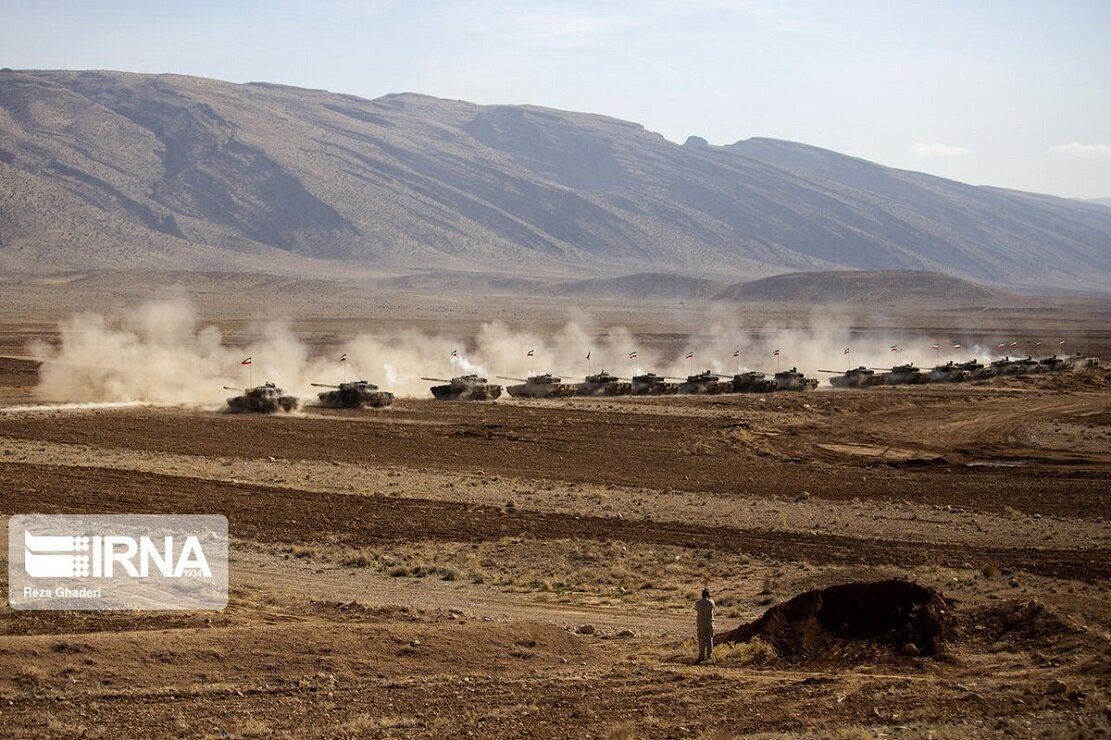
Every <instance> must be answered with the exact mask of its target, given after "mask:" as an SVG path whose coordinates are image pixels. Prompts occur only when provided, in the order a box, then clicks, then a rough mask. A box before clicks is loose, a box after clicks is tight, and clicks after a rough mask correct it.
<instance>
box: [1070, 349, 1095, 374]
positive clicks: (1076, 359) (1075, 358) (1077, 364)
mask: <svg viewBox="0 0 1111 740" xmlns="http://www.w3.org/2000/svg"><path fill="white" fill-rule="evenodd" d="M1065 364H1066V365H1068V367H1069V368H1070V369H1072V370H1083V369H1084V368H1089V367H1099V366H1100V365H1099V358H1098V357H1092V356H1090V355H1084V354H1081V353H1080V352H1077V353H1076V354H1075V355H1069V356H1068V357H1066V358H1065Z"/></svg>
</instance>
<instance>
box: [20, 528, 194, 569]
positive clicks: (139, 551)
mask: <svg viewBox="0 0 1111 740" xmlns="http://www.w3.org/2000/svg"><path fill="white" fill-rule="evenodd" d="M23 540H24V547H25V552H24V561H23V569H24V570H25V571H26V572H27V575H29V576H31V577H32V578H85V577H92V578H115V577H117V576H124V575H126V576H128V577H131V578H148V577H149V576H150V575H151V573H152V572H154V573H157V574H159V575H161V576H162V577H163V578H183V577H193V578H211V577H212V569H211V568H209V566H208V559H207V558H206V557H205V554H204V549H203V548H202V547H201V543H200V540H199V539H198V538H197V536H196V535H189V536H186V537H184V538H181V537H179V538H177V543H175V541H174V537H173V536H166V537H162V538H161V541H160V542H155V540H153V539H152V538H150V537H146V536H141V537H138V538H136V537H130V536H127V535H93V536H92V537H89V536H87V535H73V536H69V535H36V534H32V533H30V532H28V531H26V530H24V532H23Z"/></svg>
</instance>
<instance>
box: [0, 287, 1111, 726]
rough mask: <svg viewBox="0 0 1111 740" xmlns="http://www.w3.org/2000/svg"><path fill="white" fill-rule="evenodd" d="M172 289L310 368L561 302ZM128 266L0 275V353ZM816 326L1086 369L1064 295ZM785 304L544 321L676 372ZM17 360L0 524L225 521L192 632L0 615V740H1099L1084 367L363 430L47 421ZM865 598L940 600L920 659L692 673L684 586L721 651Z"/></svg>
mask: <svg viewBox="0 0 1111 740" xmlns="http://www.w3.org/2000/svg"><path fill="white" fill-rule="evenodd" d="M175 279H176V280H177V281H178V282H179V283H181V282H184V284H185V287H184V288H182V290H184V291H185V292H186V293H187V294H189V295H190V296H191V298H192V300H193V301H194V303H195V304H196V305H197V306H198V311H199V313H200V315H201V317H202V320H203V321H204V322H210V323H212V324H213V325H216V326H219V327H220V328H221V330H222V331H223V337H224V341H225V342H228V343H233V344H234V343H237V342H246V341H247V340H248V339H249V336H248V335H249V334H250V333H251V331H252V329H251V326H252V323H251V322H252V321H255V320H257V319H259V318H260V317H261V316H262V315H265V314H274V313H280V314H282V318H283V319H285V320H286V321H287V324H288V327H289V330H290V331H291V332H292V333H293V334H294V335H295V336H296V337H297V338H298V339H299V341H301V342H303V343H304V345H305V346H308V347H312V348H319V350H320V351H321V352H324V353H328V352H331V351H332V348H333V346H338V345H339V344H340V343H341V341H342V340H343V339H344V338H346V337H349V336H352V335H354V334H355V333H356V332H358V331H362V330H366V329H367V328H368V327H371V328H373V327H384V326H391V325H394V324H397V323H399V322H400V323H401V324H404V325H405V326H408V327H413V328H415V329H417V330H421V331H424V330H436V331H452V332H456V333H458V334H459V335H460V336H464V337H466V336H471V335H473V334H474V333H475V332H476V331H478V329H479V327H480V326H481V325H482V324H483V323H484V322H488V321H501V322H504V323H506V324H508V325H509V326H513V327H527V328H528V329H529V330H530V331H533V332H540V333H543V332H546V331H556V330H557V329H558V326H559V325H560V324H561V323H562V322H563V321H565V320H567V319H568V317H569V315H570V314H571V313H572V312H571V309H570V308H569V307H568V303H569V302H568V301H567V300H566V299H558V298H544V297H542V296H537V297H523V296H505V295H501V296H498V295H490V296H479V297H476V296H474V295H450V294H445V293H442V292H429V293H425V294H419V293H418V294H414V293H410V294H405V293H400V294H396V293H395V294H389V295H384V294H382V295H380V294H376V293H374V292H373V291H366V290H362V289H360V288H358V286H355V287H352V286H351V285H346V286H339V287H336V286H333V288H332V289H328V290H322V289H321V286H320V285H316V284H300V283H297V282H296V281H294V282H292V283H290V282H281V281H278V282H279V283H280V284H277V285H274V284H269V283H267V282H266V281H265V280H259V281H255V282H254V283H250V284H249V285H247V286H246V287H245V286H244V283H243V279H241V278H236V279H234V280H233V279H231V278H227V277H213V276H201V277H197V276H191V277H186V278H182V277H180V276H179V277H178V278H175ZM98 281H99V282H98ZM106 281H107V282H106ZM160 282H162V283H165V282H167V280H166V279H165V276H160V277H159V278H158V279H144V280H132V279H129V278H127V277H126V276H125V277H118V276H109V277H99V278H98V277H97V276H91V277H90V276H82V275H77V276H75V275H72V274H71V275H64V276H59V277H57V278H56V279H53V280H48V279H44V278H41V277H36V278H34V279H31V278H27V279H19V278H12V279H9V280H8V281H6V282H5V283H4V294H3V295H4V299H3V301H2V302H0V354H3V355H5V356H7V357H9V358H25V357H26V356H27V353H28V350H27V346H28V342H32V341H40V342H45V343H47V344H48V345H49V344H50V343H52V342H57V341H58V328H57V327H58V321H59V320H63V319H65V317H66V316H68V315H69V314H70V313H72V312H74V311H79V310H85V309H87V308H88V307H89V306H95V307H96V310H98V311H105V312H109V313H110V312H112V311H116V310H119V311H123V310H126V307H127V306H129V305H132V304H133V303H134V302H136V301H139V300H145V299H149V298H151V297H152V296H153V295H155V294H157V292H158V291H157V290H156V289H155V288H154V287H142V288H138V287H136V286H156V285H158V284H159V283H160ZM248 282H249V281H248ZM202 287H203V289H202ZM838 311H840V312H841V313H842V314H843V315H844V316H845V321H846V322H847V324H846V327H847V329H846V330H847V331H848V332H849V333H850V334H851V336H853V337H854V341H861V342H863V341H869V342H872V343H879V344H883V343H885V342H887V341H888V340H887V337H889V336H892V335H893V332H895V331H897V332H899V336H906V335H907V333H910V334H913V335H914V336H921V337H923V338H928V337H936V336H946V337H949V336H956V335H959V336H961V337H964V338H966V339H965V341H969V340H975V341H981V342H983V343H984V344H987V343H989V342H993V341H994V340H995V338H997V337H999V336H1004V335H1005V336H1007V337H1012V336H1013V337H1016V338H1017V339H1020V340H1022V341H1023V342H1026V343H1027V344H1031V343H1033V342H1034V341H1037V340H1043V339H1044V341H1045V342H1046V343H1047V344H1048V343H1051V342H1056V341H1057V340H1058V337H1062V338H1065V337H1067V341H1068V343H1069V346H1070V347H1075V348H1077V349H1080V348H1083V350H1084V351H1085V352H1087V353H1089V354H1093V355H1099V356H1102V357H1104V358H1108V357H1111V329H1109V328H1108V327H1109V326H1111V321H1109V317H1111V305H1109V304H1108V302H1107V301H1106V300H1101V299H1086V298H1079V297H1078V298H1059V299H1047V298H1032V297H1031V298H1017V297H1014V296H1011V297H1009V298H1007V299H1000V300H999V301H996V302H992V303H990V304H989V303H985V304H983V305H968V304H967V303H953V302H947V301H945V300H939V301H937V302H933V303H930V302H923V301H918V302H916V303H913V304H902V303H899V302H885V303H884V305H882V306H875V305H873V306H867V307H865V306H860V305H857V306H855V307H853V306H850V307H842V308H840V309H838ZM816 312H817V313H821V314H825V315H828V314H829V310H828V309H825V308H822V307H815V306H812V305H807V304H806V303H805V302H798V301H796V302H788V303H778V304H774V305H773V304H767V305H730V306H728V307H725V308H722V307H720V306H714V307H711V306H708V305H706V304H703V303H699V302H698V301H675V300H671V301H667V300H656V301H636V300H634V299H629V298H628V297H622V298H620V299H613V300H609V301H606V300H601V299H597V298H592V299H590V300H582V301H577V302H576V306H575V307H574V312H573V314H574V317H577V318H579V319H582V318H583V317H584V316H585V318H586V319H588V323H589V325H590V326H591V327H593V330H595V331H599V332H601V331H605V330H607V329H608V328H611V327H622V328H623V329H625V330H627V331H628V332H629V335H630V336H631V337H633V338H634V340H635V341H636V343H637V346H641V347H649V346H650V347H657V348H663V349H661V350H660V351H665V350H666V351H668V352H671V353H674V354H676V355H678V354H679V353H681V352H682V351H683V350H684V349H686V348H687V347H688V346H690V345H691V344H692V343H697V341H698V340H697V337H699V336H703V335H705V334H707V333H712V332H713V331H715V329H713V328H709V324H707V323H706V322H705V321H704V320H703V319H704V317H705V316H707V315H709V314H710V313H713V315H714V316H715V317H720V316H722V315H725V316H726V317H733V320H734V321H735V326H737V327H740V328H743V329H746V330H749V331H751V332H753V333H756V334H759V333H761V332H772V331H775V330H776V327H783V328H790V327H792V326H807V325H809V324H811V323H812V322H813V320H814V314H815V313H816ZM929 359H930V357H929V355H928V353H925V352H919V357H918V361H919V363H922V364H925V363H927V362H928V361H929ZM577 361H578V360H577V359H576V362H577ZM841 361H842V360H841V358H840V357H832V358H830V359H829V363H836V362H841ZM569 362H570V361H569V360H568V363H569ZM580 364H581V363H580ZM1106 364H1107V363H1106V359H1105V365H1106ZM538 369H539V368H538ZM39 374H40V366H39V363H38V362H36V361H34V360H31V359H3V360H0V503H2V506H0V513H3V514H5V515H10V514H16V513H63V512H66V513H219V514H224V515H226V516H227V517H228V520H229V527H230V534H231V540H232V542H231V583H230V599H229V604H228V606H227V608H226V609H225V610H224V611H222V612H196V613H188V612H186V613H179V612H164V613H144V612H121V613H98V612H22V611H14V610H12V609H10V608H9V607H8V606H7V605H6V604H5V606H3V607H0V734H4V735H7V736H17V737H38V736H42V737H58V736H83V737H149V736H163V735H178V736H209V737H229V736H230V737H293V736H297V737H300V736H319V737H364V736H380V737H410V736H445V735H452V736H471V737H520V736H523V735H529V736H532V737H537V738H541V737H553V738H554V737H568V736H584V737H603V738H626V737H712V738H719V737H721V738H724V737H732V736H738V735H745V736H750V735H755V736H768V737H781V736H787V737H845V738H856V737H872V736H893V737H954V738H955V737H977V736H982V737H988V736H999V735H1027V736H1029V735H1044V736H1050V737H1078V736H1080V737H1083V736H1103V735H1106V734H1107V733H1108V732H1109V730H1111V703H1109V694H1108V690H1109V686H1111V647H1109V645H1111V642H1109V634H1111V607H1109V603H1111V601H1109V579H1111V525H1109V523H1108V520H1109V516H1111V483H1109V481H1111V374H1109V371H1108V369H1107V367H1106V366H1105V367H1103V368H1092V369H1085V370H1083V371H1078V372H1074V373H1068V374H1064V375H1053V376H1050V375H1039V376H1030V377H1019V378H1003V379H993V380H988V381H981V382H974V383H963V384H953V385H923V386H914V387H909V386H903V387H880V388H871V389H864V390H855V391H854V390H835V389H831V388H829V387H828V384H827V383H825V382H823V383H822V387H821V388H820V389H818V390H815V391H812V392H807V393H766V394H738V395H721V396H707V397H703V396H675V397H661V398H632V397H615V398H570V399H553V400H532V401H530V400H520V399H511V398H508V397H506V396H503V397H502V398H500V399H499V400H497V401H495V402H481V403H444V402H436V401H433V400H432V399H431V397H430V396H420V395H413V396H409V395H405V396H401V397H399V398H398V399H397V400H396V401H395V402H394V404H393V405H392V406H390V407H388V408H384V409H364V410H330V409H322V408H316V407H313V406H312V405H306V406H304V407H303V408H302V409H301V410H300V411H298V412H296V413H293V414H274V415H254V414H228V413H224V412H223V411H222V410H221V409H220V408H219V404H216V405H215V406H213V405H205V404H188V403H182V404H171V405H157V406H150V405H147V406H136V407H124V408H102V409H96V408H93V409H72V408H60V407H50V406H49V405H48V404H46V403H44V401H43V399H42V398H40V389H39V377H40V375H39ZM371 380H376V379H374V378H371ZM54 400H56V399H54ZM69 400H72V401H78V402H79V401H88V400H95V399H82V398H73V399H69ZM5 521H6V517H5ZM0 534H3V535H4V536H5V539H6V532H4V533H0ZM0 568H3V569H5V570H6V563H5V564H4V565H2V566H0ZM886 579H902V580H905V581H909V582H913V583H916V584H920V585H922V586H924V587H928V588H930V589H933V590H935V591H936V592H938V593H939V594H941V595H942V596H943V597H944V598H945V599H947V601H946V604H947V607H948V610H949V614H948V617H949V619H950V622H949V624H948V627H947V629H946V632H945V634H944V639H943V640H941V643H940V645H939V649H938V651H937V652H936V653H935V654H931V655H924V654H919V655H914V654H908V653H909V652H912V651H907V650H905V649H902V647H903V646H900V645H898V644H890V643H889V642H886V641H884V640H883V639H879V637H877V639H856V640H853V639H838V638H835V637H833V636H828V635H827V636H822V637H821V639H818V640H816V641H814V642H812V643H809V644H806V645H798V646H796V647H798V648H799V649H797V650H784V649H777V647H776V643H775V639H773V638H774V637H775V636H771V637H769V638H768V639H766V640H756V641H754V642H749V643H738V644H723V645H719V647H718V650H717V652H716V654H715V657H714V658H713V659H712V660H711V661H708V662H706V663H703V664H694V663H693V658H694V657H695V640H694V614H693V608H692V606H693V602H694V600H695V599H696V598H697V596H698V592H699V591H700V590H701V588H702V587H703V586H704V585H705V586H708V587H709V588H710V589H711V590H712V591H713V593H714V596H715V598H716V600H717V607H718V608H717V627H718V631H719V632H725V631H727V630H732V629H733V628H735V627H738V626H739V625H742V624H744V623H748V622H751V621H753V620H755V619H757V618H758V617H760V615H761V614H763V613H764V612H765V611H766V610H767V609H769V608H770V607H773V606H775V605H777V604H780V603H782V602H785V601H787V600H789V599H791V598H792V597H795V596H797V595H798V594H801V593H804V592H806V591H810V590H812V589H819V588H824V587H827V586H832V585H838V584H854V583H864V582H869V581H878V580H886ZM873 607H874V605H872V604H869V603H868V602H866V601H863V600H862V601H861V603H860V605H859V608H860V610H862V612H863V611H867V610H868V609H870V608H873ZM780 637H782V635H780Z"/></svg>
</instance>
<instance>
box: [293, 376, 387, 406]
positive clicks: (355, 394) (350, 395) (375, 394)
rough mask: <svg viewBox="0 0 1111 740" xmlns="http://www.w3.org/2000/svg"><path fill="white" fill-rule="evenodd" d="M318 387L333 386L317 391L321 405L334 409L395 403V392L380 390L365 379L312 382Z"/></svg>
mask: <svg viewBox="0 0 1111 740" xmlns="http://www.w3.org/2000/svg"><path fill="white" fill-rule="evenodd" d="M310 385H312V386H315V387H316V388H331V389H332V390H327V391H322V392H320V393H317V394H316V396H317V398H319V399H320V405H321V406H327V407H328V408H332V409H361V408H363V407H364V406H370V407H371V408H381V407H383V406H389V405H390V404H391V403H393V394H392V393H390V392H389V391H380V390H378V386H376V385H374V384H373V383H368V382H367V381H365V380H354V381H352V382H350V383H340V384H339V385H328V384H327V383H310Z"/></svg>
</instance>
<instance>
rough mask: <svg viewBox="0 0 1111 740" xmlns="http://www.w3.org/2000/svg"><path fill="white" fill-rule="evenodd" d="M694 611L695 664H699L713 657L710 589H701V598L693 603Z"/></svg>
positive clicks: (712, 613) (712, 615)
mask: <svg viewBox="0 0 1111 740" xmlns="http://www.w3.org/2000/svg"><path fill="white" fill-rule="evenodd" d="M694 611H695V614H696V615H697V618H696V620H695V626H696V627H697V628H698V660H696V661H695V663H701V662H702V661H704V660H706V659H707V658H712V657H714V600H713V599H711V598H710V589H708V588H704V589H702V598H701V599H699V600H698V601H696V602H694Z"/></svg>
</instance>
